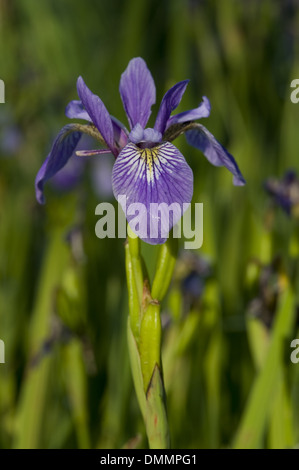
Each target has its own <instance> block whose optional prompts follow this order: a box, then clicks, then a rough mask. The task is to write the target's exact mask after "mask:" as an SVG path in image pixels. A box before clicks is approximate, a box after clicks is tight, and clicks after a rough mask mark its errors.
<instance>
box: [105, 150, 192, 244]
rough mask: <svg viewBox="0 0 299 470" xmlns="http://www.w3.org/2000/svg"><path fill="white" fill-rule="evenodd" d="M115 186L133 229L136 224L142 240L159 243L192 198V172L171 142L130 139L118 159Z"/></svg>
mask: <svg viewBox="0 0 299 470" xmlns="http://www.w3.org/2000/svg"><path fill="white" fill-rule="evenodd" d="M112 187H113V193H114V196H115V198H116V199H117V200H118V201H119V203H120V204H121V206H122V208H123V210H124V212H125V214H126V217H127V220H128V222H129V224H130V227H131V229H132V230H133V232H135V233H136V227H137V229H138V230H137V232H138V233H137V235H138V236H139V237H140V238H141V239H142V240H144V241H146V242H147V243H150V244H160V243H164V242H165V241H166V239H167V236H168V233H169V231H170V229H171V227H172V226H173V225H175V224H176V223H177V222H178V221H179V220H180V218H181V217H182V215H183V213H184V211H185V210H186V209H187V208H188V206H189V204H190V202H191V199H192V194H193V173H192V170H191V168H190V167H189V166H188V164H187V162H186V160H185V158H184V157H183V155H182V154H181V153H180V152H179V151H178V149H177V148H176V147H175V146H174V145H172V144H171V143H170V142H163V143H162V144H159V145H157V146H156V147H152V148H139V147H138V146H137V145H135V144H134V143H133V142H130V143H129V144H128V145H126V147H125V148H124V149H123V150H122V151H121V152H120V154H119V156H118V157H117V159H116V162H115V164H114V167H113V171H112ZM136 212H137V214H136Z"/></svg>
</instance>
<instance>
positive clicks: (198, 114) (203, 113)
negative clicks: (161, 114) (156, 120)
mask: <svg viewBox="0 0 299 470" xmlns="http://www.w3.org/2000/svg"><path fill="white" fill-rule="evenodd" d="M210 111H211V104H210V101H209V100H208V98H207V97H206V96H203V98H202V102H201V103H200V105H199V106H198V107H197V108H194V109H190V110H189V111H184V112H183V113H179V114H176V115H175V116H171V118H169V119H168V121H167V125H166V129H168V128H169V127H170V126H172V125H173V124H180V123H183V122H188V121H196V120H197V119H201V118H204V117H208V116H209V115H210Z"/></svg>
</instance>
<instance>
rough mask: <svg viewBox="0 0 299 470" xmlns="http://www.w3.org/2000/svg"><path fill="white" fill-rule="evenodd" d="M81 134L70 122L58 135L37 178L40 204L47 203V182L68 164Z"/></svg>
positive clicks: (37, 194)
mask: <svg viewBox="0 0 299 470" xmlns="http://www.w3.org/2000/svg"><path fill="white" fill-rule="evenodd" d="M81 136H82V133H81V132H78V130H77V126H76V125H74V124H68V125H67V126H65V127H63V128H62V129H61V131H60V132H59V134H58V135H57V137H56V139H55V141H54V144H53V146H52V149H51V152H50V153H49V155H48V156H47V158H46V160H45V161H44V163H43V164H42V166H41V168H40V170H39V172H38V173H37V175H36V179H35V193H36V199H37V201H38V202H39V203H40V204H44V203H45V197H44V184H45V182H46V181H47V180H48V179H50V178H51V177H52V176H54V175H55V174H56V173H57V172H58V171H59V170H61V168H63V167H64V166H65V165H66V163H67V162H68V160H69V158H70V157H71V156H72V154H73V152H74V150H75V148H76V147H77V144H78V142H79V140H80V138H81Z"/></svg>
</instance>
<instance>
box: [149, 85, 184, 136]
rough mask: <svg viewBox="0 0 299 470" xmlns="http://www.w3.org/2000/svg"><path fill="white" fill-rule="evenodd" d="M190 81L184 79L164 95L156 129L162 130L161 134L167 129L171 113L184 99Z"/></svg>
mask: <svg viewBox="0 0 299 470" xmlns="http://www.w3.org/2000/svg"><path fill="white" fill-rule="evenodd" d="M188 83H189V80H184V81H182V82H179V83H177V84H176V85H174V86H173V87H172V88H170V89H169V90H168V91H167V93H165V95H164V96H163V99H162V101H161V105H160V109H159V111H158V115H157V119H156V122H155V129H156V130H157V131H159V132H161V134H163V133H164V131H165V129H166V123H167V121H168V119H169V116H170V114H171V113H172V111H173V110H174V109H176V108H177V107H178V105H179V104H180V101H181V99H182V96H183V94H184V93H185V90H186V87H187V85H188Z"/></svg>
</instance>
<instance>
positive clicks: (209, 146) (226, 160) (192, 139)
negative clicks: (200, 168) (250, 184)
mask: <svg viewBox="0 0 299 470" xmlns="http://www.w3.org/2000/svg"><path fill="white" fill-rule="evenodd" d="M193 126H194V127H195V126H196V127H195V128H194V129H192V130H188V131H187V132H186V138H187V142H188V144H190V145H192V146H193V147H195V148H197V149H199V150H201V151H202V153H203V154H204V155H205V157H206V158H207V159H208V160H209V162H210V163H212V165H214V166H225V167H226V168H227V169H228V170H229V171H230V172H231V173H232V174H233V175H234V178H233V183H234V185H235V186H243V185H244V184H245V179H244V178H243V176H242V174H241V172H240V170H239V167H238V165H237V162H236V161H235V159H234V157H233V156H232V155H231V154H230V153H229V152H228V151H227V150H226V149H225V148H224V147H223V146H222V145H221V144H220V143H219V142H218V140H216V139H215V137H214V136H213V135H212V134H211V133H210V132H209V131H208V129H206V128H205V127H204V126H202V125H201V124H196V123H193Z"/></svg>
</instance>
